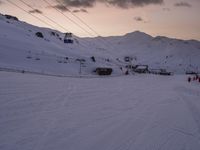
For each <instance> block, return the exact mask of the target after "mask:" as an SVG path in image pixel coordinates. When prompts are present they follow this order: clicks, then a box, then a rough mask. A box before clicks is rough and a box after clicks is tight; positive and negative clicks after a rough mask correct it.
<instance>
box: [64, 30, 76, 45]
mask: <svg viewBox="0 0 200 150" xmlns="http://www.w3.org/2000/svg"><path fill="white" fill-rule="evenodd" d="M64 43H66V44H73V43H74V41H73V39H72V33H70V32H68V33H65V37H64Z"/></svg>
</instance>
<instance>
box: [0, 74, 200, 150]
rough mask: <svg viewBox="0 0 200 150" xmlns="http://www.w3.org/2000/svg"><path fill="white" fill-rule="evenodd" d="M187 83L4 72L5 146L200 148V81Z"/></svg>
mask: <svg viewBox="0 0 200 150" xmlns="http://www.w3.org/2000/svg"><path fill="white" fill-rule="evenodd" d="M186 78H187V77H186V76H183V75H174V76H169V77H165V76H156V75H135V76H123V77H115V78H90V79H85V78H58V77H47V76H40V75H31V74H21V73H6V72H0V149H1V150H199V148H200V84H199V83H197V82H192V83H188V82H187V80H186Z"/></svg>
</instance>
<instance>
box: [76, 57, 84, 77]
mask: <svg viewBox="0 0 200 150" xmlns="http://www.w3.org/2000/svg"><path fill="white" fill-rule="evenodd" d="M77 61H78V62H79V63H80V67H79V74H80V75H81V74H82V64H83V63H84V62H85V59H77Z"/></svg>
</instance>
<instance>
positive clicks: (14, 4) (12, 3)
mask: <svg viewBox="0 0 200 150" xmlns="http://www.w3.org/2000/svg"><path fill="white" fill-rule="evenodd" d="M7 2H8V3H10V4H11V5H13V6H15V7H17V8H19V9H20V10H22V11H24V12H26V13H28V14H29V15H31V16H32V17H34V18H35V19H37V20H39V21H40V22H42V23H44V24H45V25H47V26H49V27H51V28H53V29H56V28H55V27H54V26H52V25H51V24H49V23H47V22H46V21H44V20H42V19H40V18H39V17H37V16H35V15H33V14H32V13H30V12H29V11H27V10H25V9H24V8H22V7H20V6H19V5H17V4H16V3H14V2H11V1H10V0H7Z"/></svg>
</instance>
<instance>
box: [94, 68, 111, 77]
mask: <svg viewBox="0 0 200 150" xmlns="http://www.w3.org/2000/svg"><path fill="white" fill-rule="evenodd" d="M95 72H96V73H97V74H98V75H101V76H102V75H111V74H112V72H113V69H112V68H96V70H95Z"/></svg>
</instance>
